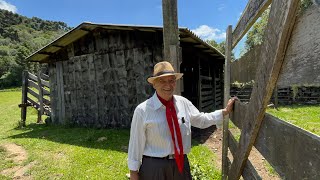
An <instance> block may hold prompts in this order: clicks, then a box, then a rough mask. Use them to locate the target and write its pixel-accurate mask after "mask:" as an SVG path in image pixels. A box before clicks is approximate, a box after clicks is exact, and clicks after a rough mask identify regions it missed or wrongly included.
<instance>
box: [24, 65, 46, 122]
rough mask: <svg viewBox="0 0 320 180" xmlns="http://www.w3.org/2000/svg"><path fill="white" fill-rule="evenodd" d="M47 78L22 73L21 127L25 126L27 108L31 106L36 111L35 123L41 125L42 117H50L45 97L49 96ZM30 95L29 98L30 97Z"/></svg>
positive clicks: (40, 74)
mask: <svg viewBox="0 0 320 180" xmlns="http://www.w3.org/2000/svg"><path fill="white" fill-rule="evenodd" d="M49 88H50V86H49V76H48V75H46V74H43V73H41V72H39V73H38V75H37V76H36V75H34V74H32V73H30V72H28V71H23V73H22V102H21V104H19V107H20V108H21V125H22V126H25V125H26V124H25V123H26V117H27V107H28V106H32V107H34V108H35V109H36V110H37V111H38V120H37V123H41V122H42V119H41V116H42V115H48V116H50V115H51V108H50V104H51V103H50V100H49V99H48V98H46V97H45V96H48V97H49V95H50V89H49ZM30 95H31V96H30Z"/></svg>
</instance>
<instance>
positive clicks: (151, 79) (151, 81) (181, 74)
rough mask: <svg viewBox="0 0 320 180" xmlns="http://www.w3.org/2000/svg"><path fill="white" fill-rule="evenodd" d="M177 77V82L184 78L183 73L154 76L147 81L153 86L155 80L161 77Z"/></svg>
mask: <svg viewBox="0 0 320 180" xmlns="http://www.w3.org/2000/svg"><path fill="white" fill-rule="evenodd" d="M172 75H173V76H176V80H178V79H180V78H181V77H182V76H183V73H167V74H162V75H160V76H155V77H154V76H152V77H149V78H148V79H147V81H148V82H149V83H150V84H153V82H154V80H156V79H157V78H159V77H164V76H172Z"/></svg>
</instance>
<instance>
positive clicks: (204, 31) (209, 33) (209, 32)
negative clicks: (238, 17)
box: [191, 25, 226, 40]
mask: <svg viewBox="0 0 320 180" xmlns="http://www.w3.org/2000/svg"><path fill="white" fill-rule="evenodd" d="M191 31H193V32H194V33H195V34H196V35H198V36H199V37H200V38H202V39H204V40H212V39H214V40H222V39H225V38H226V33H225V32H223V31H221V30H219V29H217V28H213V27H210V26H208V25H201V26H199V27H198V28H196V29H192V30H191Z"/></svg>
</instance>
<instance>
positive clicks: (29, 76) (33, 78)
mask: <svg viewBox="0 0 320 180" xmlns="http://www.w3.org/2000/svg"><path fill="white" fill-rule="evenodd" d="M28 79H31V80H33V81H34V82H37V81H38V78H37V76H36V75H34V74H31V73H29V72H28Z"/></svg>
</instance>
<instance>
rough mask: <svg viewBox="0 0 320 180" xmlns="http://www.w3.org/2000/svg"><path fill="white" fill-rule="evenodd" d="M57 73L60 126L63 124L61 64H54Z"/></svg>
mask: <svg viewBox="0 0 320 180" xmlns="http://www.w3.org/2000/svg"><path fill="white" fill-rule="evenodd" d="M56 72H57V91H58V103H57V105H58V106H57V107H58V109H59V114H58V121H59V123H60V124H64V123H65V98H64V81H63V62H62V61H58V62H56Z"/></svg>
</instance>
